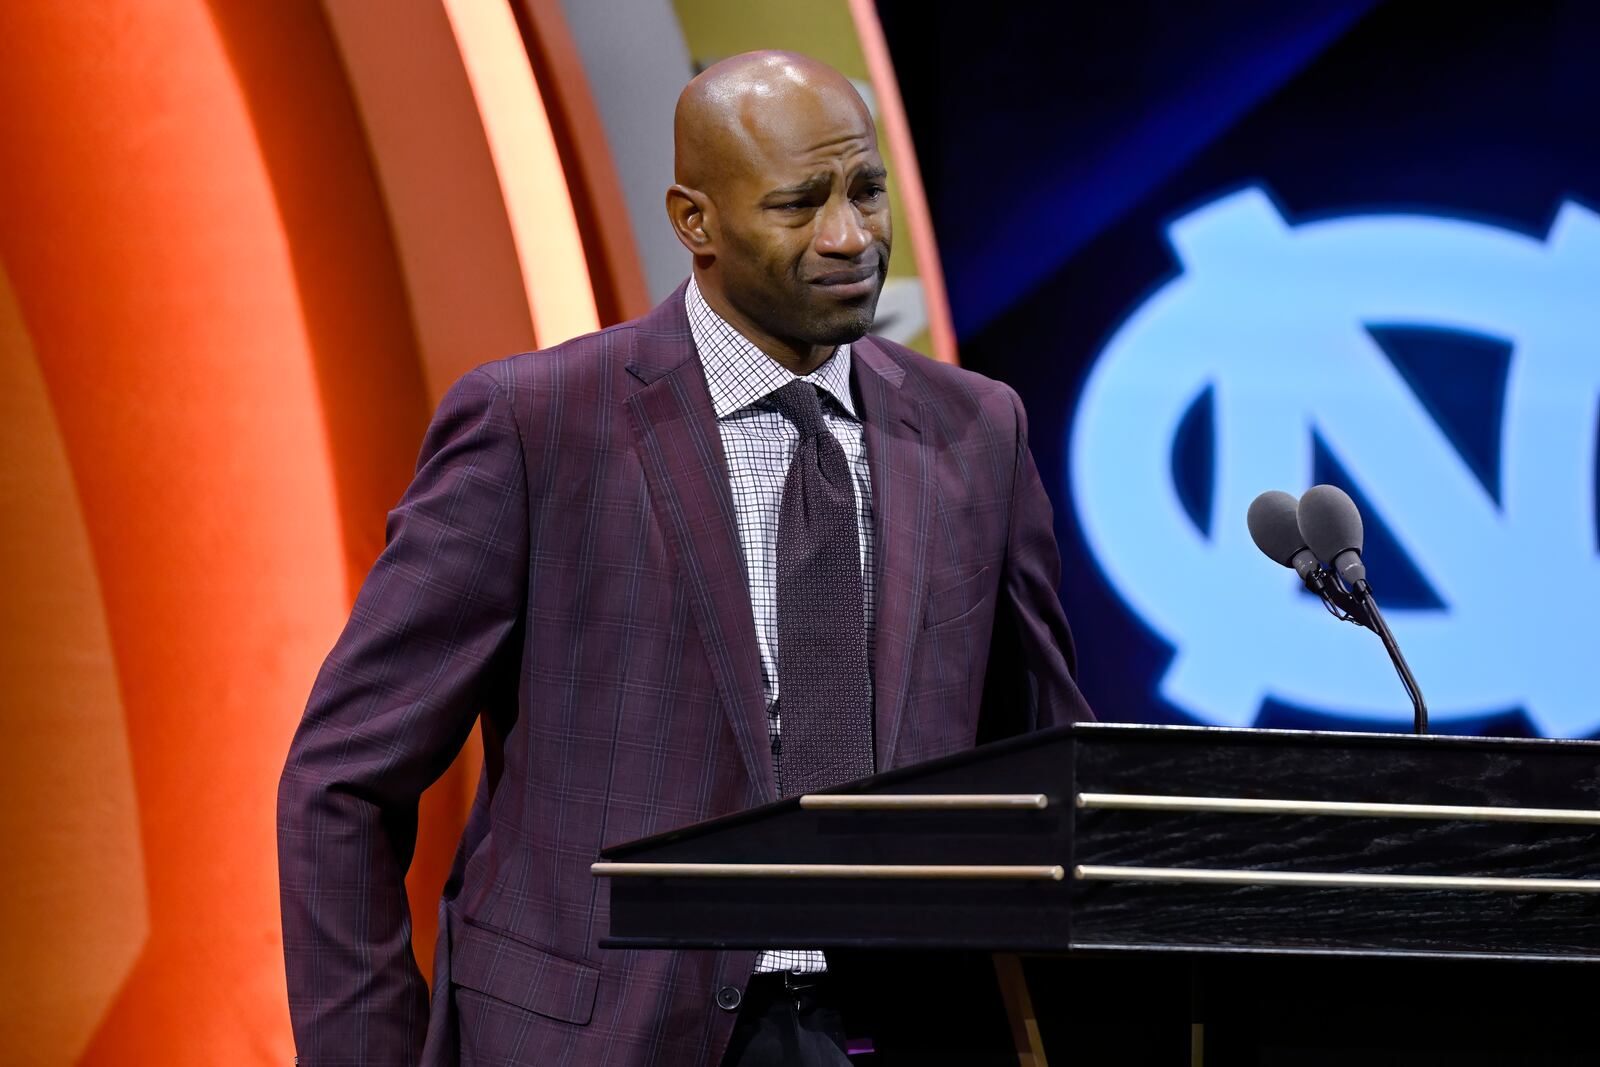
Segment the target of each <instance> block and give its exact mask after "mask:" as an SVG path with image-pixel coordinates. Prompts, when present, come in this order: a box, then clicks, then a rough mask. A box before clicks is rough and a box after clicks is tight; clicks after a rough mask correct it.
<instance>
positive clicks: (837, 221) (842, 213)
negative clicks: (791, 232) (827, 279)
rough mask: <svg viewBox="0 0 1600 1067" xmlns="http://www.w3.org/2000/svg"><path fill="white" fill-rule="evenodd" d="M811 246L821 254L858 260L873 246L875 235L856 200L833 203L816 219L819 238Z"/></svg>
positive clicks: (830, 202)
mask: <svg viewBox="0 0 1600 1067" xmlns="http://www.w3.org/2000/svg"><path fill="white" fill-rule="evenodd" d="M812 243H813V244H814V245H815V246H816V250H817V254H818V255H823V256H837V257H840V258H844V259H855V258H856V257H857V256H859V255H861V253H863V252H865V251H866V250H867V249H868V248H870V247H871V246H872V232H871V231H870V230H868V229H867V227H866V223H865V222H864V221H863V220H862V218H861V212H860V211H858V210H856V205H855V203H854V202H853V201H851V200H848V199H845V200H843V201H835V200H830V201H829V202H828V204H827V205H826V206H824V208H823V210H822V215H821V217H820V218H819V219H818V220H817V235H816V238H815V240H814V241H813V242H812Z"/></svg>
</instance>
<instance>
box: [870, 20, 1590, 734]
mask: <svg viewBox="0 0 1600 1067" xmlns="http://www.w3.org/2000/svg"><path fill="white" fill-rule="evenodd" d="M878 7H879V12H880V15H881V17H882V20H883V24H884V28H885V31H886V33H887V36H888V39H889V45H890V49H891V52H892V54H893V58H894V62H895V68H896V72H897V75H898V77H899V81H900V83H901V88H902V91H903V93H904V96H905V105H906V110H907V113H908V115H909V117H910V121H911V126H912V134H913V137H914V139H915V141H916V145H917V152H918V156H919V159H920V161H921V166H922V174H923V180H924V182H925V184H926V186H927V190H928V197H929V202H930V205H931V208H932V211H933V221H934V228H935V232H936V234H937V237H938V241H939V246H940V251H941V255H942V259H943V265H944V271H945V277H946V282H947V285H948V288H949V295H950V302H951V305H952V310H953V313H954V317H955V321H956V327H957V332H958V334H959V339H960V346H961V360H962V363H963V365H965V366H968V367H971V368H973V369H975V370H978V371H981V372H983V373H985V374H989V375H991V376H993V377H996V378H1000V379H1002V380H1004V381H1006V382H1009V383H1010V384H1012V385H1013V386H1014V387H1015V388H1016V389H1017V390H1018V391H1019V392H1020V393H1021V395H1022V398H1023V400H1024V401H1025V403H1026V405H1027V408H1028V411H1029V415H1030V418H1031V420H1032V436H1033V442H1034V454H1035V458H1036V459H1037V461H1038V463H1039V466H1040V470H1041V473H1042V475H1043V477H1044V480H1045V484H1046V486H1047V487H1048V488H1049V489H1050V491H1051V494H1052V497H1053V499H1054V500H1055V503H1056V513H1057V532H1058V535H1059V537H1060V541H1061V546H1062V553H1063V557H1064V560H1065V564H1066V573H1065V578H1064V581H1063V587H1062V598H1063V601H1064V603H1065V605H1066V608H1067V611H1068V615H1069V617H1070V619H1071V620H1072V623H1073V629H1074V633H1075V635H1076V638H1077V642H1078V650H1079V658H1080V663H1081V681H1082V684H1083V686H1084V689H1085V691H1086V693H1087V695H1088V697H1089V699H1090V701H1091V702H1092V703H1093V705H1094V706H1095V708H1096V709H1097V711H1098V712H1099V714H1100V715H1101V717H1102V718H1108V719H1121V720H1139V721H1151V722H1188V721H1192V720H1190V719H1189V718H1188V716H1186V715H1185V714H1184V713H1183V712H1182V711H1180V710H1179V709H1176V708H1174V707H1171V706H1170V705H1167V704H1165V703H1164V702H1162V701H1161V700H1160V699H1159V698H1158V697H1157V696H1156V694H1155V684H1156V681H1157V679H1158V678H1159V677H1160V675H1161V673H1162V670H1163V668H1164V667H1165V664H1166V662H1167V660H1168V658H1169V657H1170V653H1171V650H1170V648H1169V647H1168V646H1167V645H1166V644H1165V642H1163V641H1162V640H1161V639H1159V638H1158V637H1157V636H1155V635H1154V634H1152V633H1151V632H1150V631H1149V630H1148V629H1146V628H1145V627H1144V626H1143V625H1142V624H1141V623H1140V622H1139V620H1138V619H1137V618H1136V617H1134V616H1132V615H1131V614H1130V613H1129V612H1128V611H1127V610H1126V609H1125V608H1124V607H1123V606H1122V603H1121V601H1120V600H1119V599H1118V597H1117V596H1116V594H1115V593H1114V592H1113V591H1112V590H1111V589H1110V588H1109V587H1108V586H1107V584H1106V583H1105V581H1104V579H1103V577H1102V576H1101V574H1100V572H1099V570H1098V569H1097V568H1096V566H1095V564H1094V562H1093V560H1092V558H1091V556H1090V554H1089V552H1088V550H1087V549H1086V547H1085V545H1084V544H1083V541H1082V538H1081V535H1080V533H1079V531H1078V529H1077V527H1076V524H1075V522H1074V520H1073V517H1072V514H1071V509H1070V503H1069V500H1068V494H1067V491H1066V489H1065V488H1064V487H1065V484H1066V483H1065V481H1064V477H1065V472H1064V470H1063V458H1064V457H1063V456H1062V454H1061V451H1060V449H1059V447H1058V442H1060V441H1062V440H1063V439H1064V430H1065V427H1066V424H1067V420H1068V419H1069V418H1070V417H1071V414H1072V410H1073V405H1074V403H1075V400H1076V396H1077V391H1078V388H1079V386H1080V384H1081V383H1082V380H1083V377H1084V374H1085V373H1086V370H1087V367H1088V364H1089V362H1090V360H1091V359H1092V358H1093V357H1094V355H1095V354H1096V353H1097V352H1098V351H1099V350H1100V348H1101V346H1102V345H1103V344H1104V343H1105V341H1106V340H1107V338H1108V337H1109V336H1110V335H1111V333H1112V332H1113V330H1114V328H1115V327H1116V325H1117V324H1118V323H1119V322H1120V321H1121V320H1122V319H1123V318H1124V317H1125V316H1126V315H1127V314H1128V312H1129V311H1131V310H1132V309H1133V308H1135V307H1136V306H1138V304H1139V303H1140V302H1141V301H1142V300H1143V298H1144V297H1145V296H1147V295H1148V294H1149V293H1150V292H1151V291H1153V290H1154V289H1155V288H1157V287H1158V286H1159V285H1160V284H1161V283H1162V282H1163V281H1164V280H1166V279H1168V278H1170V277H1171V276H1172V275H1173V274H1174V273H1176V271H1177V263H1176V261H1175V259H1174V257H1173V256H1172V254H1171V252H1170V250H1169V249H1168V247H1167V245H1166V243H1165V240H1164V236H1163V235H1164V231H1165V227H1166V225H1167V223H1169V222H1170V221H1171V220H1173V219H1174V218H1177V217H1179V216H1181V215H1183V214H1185V213H1186V212H1187V211H1189V210H1191V209H1192V208H1194V207H1196V206H1198V205H1200V204H1203V203H1206V202H1208V201H1210V200H1213V199H1215V198H1216V197H1217V196H1219V195H1222V194H1224V193H1226V192H1229V191H1231V190H1233V189H1236V188H1239V187H1241V186H1243V185H1247V184H1256V183H1261V184H1264V185H1265V186H1266V187H1267V188H1268V189H1270V190H1271V192H1272V194H1273V195H1274V197H1275V198H1276V200H1277V202H1278V203H1279V205H1280V206H1281V208H1282V209H1283V210H1284V211H1285V212H1286V214H1287V216H1288V217H1289V218H1290V219H1291V220H1295V221H1298V220H1301V219H1305V218H1310V217H1318V216H1326V215H1342V214H1363V213H1372V212H1385V211H1415V212H1422V213H1427V214H1442V215H1452V216H1465V217H1471V218H1476V219H1481V220H1484V221H1487V222H1491V223H1493V224H1495V225H1499V226H1504V227H1508V228H1512V229H1515V230H1519V231H1523V232H1527V233H1532V234H1538V235H1541V236H1542V235H1543V233H1544V232H1545V229H1546V227H1547V226H1548V224H1549V222H1550V219H1551V217H1552V215H1553V214H1554V212H1555V210H1556V208H1557V207H1558V206H1559V204H1560V203H1561V201H1562V200H1563V199H1564V198H1574V199H1577V200H1580V201H1582V202H1583V203H1585V204H1588V205H1590V206H1591V207H1592V206H1595V205H1600V136H1597V134H1600V62H1597V61H1596V58H1595V57H1596V55H1597V54H1600V5H1593V4H1583V3H1576V2H1574V3H1564V4H1538V3H1516V4H1512V3H1503V4H1459V3H1455V4H1451V3H1395V2H1391V3H1316V2H1304V3H1290V4H1286V3H1282V2H1272V3H1264V2H1263V3H1247V2H1240V3H1226V4H1177V3H1153V2H1149V0H1118V2H1116V3H1074V4H1065V5H1046V4H1039V5H1002V4H993V5H987V4H928V3H922V2H915V0H880V3H879V5H878ZM1596 283H1597V285H1596V289H1597V294H1600V279H1596ZM1597 300H1600V296H1597ZM1378 340H1379V342H1380V344H1381V345H1382V347H1383V349H1384V350H1385V351H1386V352H1387V353H1388V354H1389V355H1390V357H1391V358H1392V359H1393V360H1394V361H1395V363H1396V365H1397V366H1398V367H1399V368H1400V370H1401V372H1402V373H1403V374H1404V375H1405V376H1406V377H1407V379H1408V380H1409V381H1410V382H1411V383H1412V384H1413V386H1414V387H1415V388H1416V390H1417V393H1418V395H1419V397H1420V398H1421V399H1422V400H1423V402H1424V403H1426V404H1427V405H1428V407H1429V408H1430V410H1431V411H1432V412H1433V414H1434V415H1435V417H1436V419H1437V420H1438V421H1439V423H1440V425H1441V427H1442V428H1443V430H1444V431H1445V432H1446V433H1447V434H1448V435H1449V436H1450V438H1451V439H1452V440H1453V441H1454V442H1455V443H1456V445H1457V447H1458V449H1459V450H1460V451H1461V453H1462V455H1463V457H1464V458H1466V459H1467V461H1468V463H1469V465H1470V466H1471V467H1472V469H1473V470H1474V471H1476V472H1477V473H1478V475H1479V477H1480V478H1481V479H1483V480H1484V482H1485V485H1486V487H1488V488H1489V489H1490V491H1491V493H1497V486H1496V484H1495V476H1496V472H1497V470H1498V457H1497V456H1496V454H1495V452H1496V447H1497V436H1496V432H1495V431H1496V427H1497V425H1498V418H1499V415H1498V412H1499V403H1500V396H1499V389H1500V382H1501V381H1502V380H1503V375H1504V367H1505V356H1506V352H1505V351H1504V350H1503V349H1502V348H1499V347H1497V345H1496V343H1495V342H1494V341H1493V340H1492V339H1483V338H1476V337H1465V336H1461V335H1452V334H1449V333H1447V332H1445V331H1422V330H1416V331H1409V330H1393V331H1389V332H1387V333H1386V334H1385V335H1383V336H1379V337H1378ZM1463 348H1465V349H1467V350H1469V351H1468V354H1469V355H1470V357H1471V358H1469V359H1466V360H1462V359H1459V358H1451V357H1452V356H1455V355H1459V354H1460V353H1461V352H1462V350H1463ZM1463 366H1469V367H1471V368H1474V369H1473V370H1472V371H1471V372H1463V371H1462V370H1461V368H1462V367H1463ZM1446 369H1448V373H1446ZM1209 449H1210V428H1209V426H1208V424H1207V420H1206V412H1205V411H1204V410H1198V411H1196V412H1195V415H1194V417H1193V418H1192V419H1190V420H1189V422H1188V426H1187V428H1186V433H1185V434H1183V435H1182V440H1181V441H1180V447H1179V451H1178V454H1177V456H1176V457H1175V475H1176V477H1177V479H1178V482H1179V485H1180V488H1181V489H1182V491H1183V494H1184V496H1185V498H1186V499H1187V500H1189V501H1191V502H1193V503H1194V507H1195V511H1196V513H1197V514H1200V513H1203V512H1204V511H1205V510H1206V509H1205V508H1204V506H1203V505H1204V502H1205V500H1206V498H1207V496H1208V494H1209V492H1210V487H1209V484H1208V479H1209ZM1317 475H1318V480H1327V481H1333V482H1336V483H1338V484H1343V485H1344V486H1345V487H1346V488H1347V489H1350V490H1352V492H1353V494H1354V495H1356V496H1357V498H1358V503H1364V502H1362V501H1360V499H1359V488H1358V487H1357V486H1354V485H1352V484H1351V483H1350V481H1349V479H1348V478H1346V477H1345V476H1344V474H1343V472H1342V471H1340V470H1339V469H1338V467H1337V464H1335V463H1334V462H1333V461H1332V459H1331V457H1328V456H1326V455H1325V454H1324V455H1323V457H1322V459H1321V461H1319V464H1318V469H1317ZM1285 488H1289V489H1291V490H1293V489H1294V488H1295V487H1285ZM1363 512H1364V514H1365V516H1366V518H1367V524H1368V531H1369V533H1368V549H1367V553H1366V555H1367V559H1368V563H1369V565H1370V567H1371V569H1372V571H1373V573H1374V575H1378V574H1381V575H1383V576H1384V586H1383V588H1384V590H1385V597H1386V603H1389V604H1393V605H1397V606H1398V605H1403V604H1407V605H1426V604H1429V603H1430V602H1432V601H1431V600H1430V598H1431V597H1433V595H1434V594H1433V593H1432V591H1431V590H1429V589H1428V588H1427V585H1426V583H1425V582H1424V581H1423V580H1422V579H1421V578H1420V577H1419V576H1418V575H1417V572H1416V571H1415V569H1414V568H1412V567H1411V566H1410V564H1409V562H1408V561H1407V560H1406V559H1405V558H1404V556H1403V554H1402V553H1401V551H1400V550H1399V549H1398V548H1397V547H1396V546H1395V544H1394V542H1393V540H1392V539H1390V538H1389V537H1388V536H1387V534H1386V531H1385V530H1384V529H1383V525H1382V518H1381V516H1378V515H1375V514H1374V513H1373V512H1372V510H1371V509H1370V508H1367V507H1363ZM1243 519H1244V517H1243V516H1242V515H1240V516H1226V515H1223V516H1217V517H1216V521H1219V522H1243ZM1263 565H1264V566H1270V564H1268V563H1266V561H1264V560H1263ZM1330 625H1332V623H1331V622H1330ZM1312 651H1314V650H1312ZM1422 682H1423V687H1424V690H1426V684H1427V679H1425V678H1424V679H1422ZM1398 684H1399V683H1398V681H1397V682H1396V685H1397V686H1398ZM1258 725H1262V726H1290V727H1325V728H1350V729H1371V728H1372V726H1371V724H1370V722H1363V721H1360V720H1354V719H1351V720H1344V719H1340V718H1337V717H1329V716H1325V715H1320V714H1314V713H1311V712H1308V711H1304V710H1301V709H1295V708H1289V707H1283V706H1276V705H1271V704H1268V705H1267V706H1265V707H1263V708H1262V710H1261V715H1260V717H1259V719H1258ZM1447 728H1448V729H1450V730H1452V731H1457V732H1466V733H1492V734H1504V735H1513V736H1516V735H1526V734H1528V733H1530V732H1531V728H1530V724H1529V723H1528V720H1527V719H1526V718H1525V717H1524V716H1523V715H1522V714H1521V712H1520V711H1519V710H1518V709H1505V710H1504V711H1503V712H1501V713H1497V714H1494V715H1490V716H1486V717H1482V718H1478V719H1474V720H1468V721H1456V722H1454V723H1452V724H1450V725H1449V726H1448V727H1447Z"/></svg>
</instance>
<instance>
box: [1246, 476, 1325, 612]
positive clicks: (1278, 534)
mask: <svg viewBox="0 0 1600 1067" xmlns="http://www.w3.org/2000/svg"><path fill="white" fill-rule="evenodd" d="M1298 508H1299V502H1298V501H1296V500H1295V498H1294V497H1292V496H1290V495H1289V494H1288V493H1285V492H1284V491H1283V490H1281V489H1268V490H1267V491H1266V492H1265V493H1262V494H1261V495H1260V496H1258V497H1256V498H1255V499H1254V500H1252V501H1250V510H1249V512H1248V513H1247V514H1246V515H1245V522H1246V523H1247V524H1248V525H1249V527H1250V540H1252V541H1254V542H1255V543H1256V547H1257V548H1259V549H1260V550H1261V552H1262V554H1263V555H1265V556H1266V557H1267V558H1268V559H1270V560H1271V561H1272V562H1274V563H1277V564H1279V565H1281V566H1284V567H1291V568H1293V569H1294V572H1295V573H1296V574H1298V575H1299V576H1300V580H1301V581H1302V582H1305V583H1306V584H1307V585H1309V586H1312V588H1316V587H1317V586H1318V585H1320V584H1321V574H1322V571H1321V570H1320V569H1319V568H1318V566H1317V557H1316V554H1315V553H1314V552H1312V551H1311V549H1310V548H1308V547H1307V546H1306V539H1305V538H1304V537H1302V536H1301V535H1300V523H1299V520H1298V519H1297V518H1296V517H1295V516H1296V512H1297V510H1298Z"/></svg>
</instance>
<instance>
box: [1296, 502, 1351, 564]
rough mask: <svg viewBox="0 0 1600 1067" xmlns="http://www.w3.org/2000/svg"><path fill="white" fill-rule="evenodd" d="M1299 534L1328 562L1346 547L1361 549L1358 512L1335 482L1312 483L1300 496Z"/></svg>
mask: <svg viewBox="0 0 1600 1067" xmlns="http://www.w3.org/2000/svg"><path fill="white" fill-rule="evenodd" d="M1300 535H1301V536H1302V537H1304V538H1305V543H1306V544H1307V545H1308V546H1310V548H1311V551H1313V552H1315V553H1316V554H1317V558H1318V559H1320V560H1321V561H1322V562H1324V563H1327V564H1330V565H1331V564H1332V563H1333V558H1334V557H1335V556H1337V555H1338V554H1339V553H1341V552H1344V551H1347V550H1349V549H1352V548H1353V549H1355V550H1356V552H1358V553H1359V552H1360V551H1361V512H1360V511H1359V510H1357V508H1356V502H1355V501H1354V500H1351V499H1350V495H1349V494H1348V493H1346V492H1345V491H1344V490H1343V489H1340V488H1339V487H1338V486H1336V485H1314V486H1312V487H1311V488H1310V489H1307V490H1306V492H1305V495H1304V496H1302V497H1301V498H1300Z"/></svg>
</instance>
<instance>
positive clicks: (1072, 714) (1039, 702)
mask: <svg viewBox="0 0 1600 1067" xmlns="http://www.w3.org/2000/svg"><path fill="white" fill-rule="evenodd" d="M1006 392H1007V394H1008V395H1009V396H1010V399H1011V405H1012V408H1013V409H1014V411H1015V412H1016V419H1017V432H1016V442H1017V453H1016V460H1015V463H1016V467H1015V471H1014V474H1013V477H1012V482H1011V515H1010V518H1009V525H1008V533H1007V536H1006V561H1005V567H1004V571H1003V573H1002V575H1001V578H1000V601H999V604H998V611H997V612H996V620H995V623H996V634H995V640H996V644H997V646H1000V648H1001V649H1004V647H1005V645H1007V644H1011V645H1013V646H1014V653H1015V658H1016V659H1018V660H1020V661H1021V662H1020V666H1021V667H1022V668H1023V669H1024V670H1025V671H1026V673H1027V680H1028V682H1029V688H1030V690H1031V693H1030V694H1029V695H1030V696H1031V698H1032V699H1031V700H1030V701H1029V703H1030V704H1031V707H1032V711H1033V718H1032V721H1031V722H1030V723H1028V724H1027V725H1028V726H1029V727H1031V728H1032V729H1042V728H1044V727H1046V726H1058V725H1060V724H1062V723H1066V722H1078V721H1081V720H1084V719H1093V718H1094V713H1093V712H1091V711H1090V710H1089V705H1088V703H1087V702H1086V701H1085V700H1084V699H1083V694H1082V693H1081V692H1079V690H1078V683H1077V673H1078V665H1077V654H1076V652H1075V651H1074V648H1073V643H1072V631H1071V629H1069V628H1068V626H1067V618H1066V615H1065V613H1064V612H1063V611H1062V610H1061V600H1060V597H1059V596H1058V595H1057V592H1056V590H1057V589H1058V588H1059V586H1060V584H1061V552H1060V549H1059V548H1058V547H1057V544H1056V535H1055V520H1054V512H1053V511H1052V509H1051V507H1050V498H1049V497H1048V496H1047V495H1046V494H1045V491H1044V484H1043V483H1042V482H1041V481H1040V479H1039V469H1038V467H1036V466H1035V465H1034V462H1033V452H1032V451H1031V450H1030V449H1029V447H1028V416H1027V413H1026V412H1025V411H1024V410H1023V407H1022V401H1021V399H1020V398H1018V396H1017V394H1016V393H1015V392H1014V391H1012V390H1011V389H1010V388H1007V389H1006ZM1006 651H1012V650H1010V649H1007V650H1006ZM1000 654H1002V655H1003V654H1004V652H1001V653H1000ZM996 666H998V664H996Z"/></svg>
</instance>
